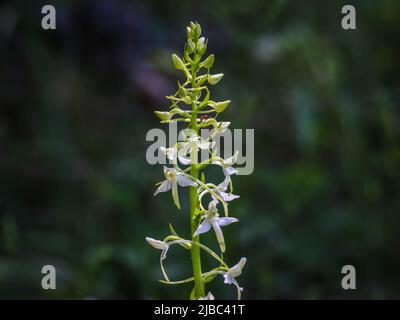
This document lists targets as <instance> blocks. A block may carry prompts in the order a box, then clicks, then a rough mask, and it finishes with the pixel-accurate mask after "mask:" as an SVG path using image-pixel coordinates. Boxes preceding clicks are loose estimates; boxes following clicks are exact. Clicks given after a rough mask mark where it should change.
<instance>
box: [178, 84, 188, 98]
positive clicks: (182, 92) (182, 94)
mask: <svg viewBox="0 0 400 320" xmlns="http://www.w3.org/2000/svg"><path fill="white" fill-rule="evenodd" d="M178 94H179V96H180V97H181V98H183V97H186V96H187V90H186V89H185V88H184V87H182V86H179V88H178Z"/></svg>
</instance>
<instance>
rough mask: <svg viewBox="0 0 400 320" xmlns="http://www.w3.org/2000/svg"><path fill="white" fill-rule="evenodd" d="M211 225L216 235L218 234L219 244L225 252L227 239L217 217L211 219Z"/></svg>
mask: <svg viewBox="0 0 400 320" xmlns="http://www.w3.org/2000/svg"><path fill="white" fill-rule="evenodd" d="M211 225H212V227H213V229H214V232H215V235H216V236H217V240H218V244H219V247H220V249H221V251H222V252H225V239H224V234H223V233H222V230H221V227H220V226H219V224H218V223H217V219H212V220H211Z"/></svg>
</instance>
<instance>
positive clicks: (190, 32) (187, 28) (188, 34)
mask: <svg viewBox="0 0 400 320" xmlns="http://www.w3.org/2000/svg"><path fill="white" fill-rule="evenodd" d="M186 36H187V38H188V39H190V38H191V37H192V29H191V28H190V27H186Z"/></svg>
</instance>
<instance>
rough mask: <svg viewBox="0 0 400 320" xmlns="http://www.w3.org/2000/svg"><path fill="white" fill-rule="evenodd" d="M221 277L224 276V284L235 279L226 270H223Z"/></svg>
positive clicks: (230, 282)
mask: <svg viewBox="0 0 400 320" xmlns="http://www.w3.org/2000/svg"><path fill="white" fill-rule="evenodd" d="M223 277H224V283H226V284H232V283H233V281H235V279H233V278H232V276H231V275H230V274H229V273H228V272H225V273H224V274H223Z"/></svg>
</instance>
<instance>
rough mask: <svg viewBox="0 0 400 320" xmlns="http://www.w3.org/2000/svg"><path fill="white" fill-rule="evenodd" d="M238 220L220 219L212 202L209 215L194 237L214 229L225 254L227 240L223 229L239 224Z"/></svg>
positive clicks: (214, 203)
mask: <svg viewBox="0 0 400 320" xmlns="http://www.w3.org/2000/svg"><path fill="white" fill-rule="evenodd" d="M238 221H239V220H238V219H236V218H230V217H225V218H219V214H218V209H217V206H216V202H215V201H211V202H210V204H209V206H208V211H207V213H206V214H205V215H204V216H203V221H202V222H201V223H200V225H199V227H198V228H197V230H196V232H195V233H194V235H193V236H198V235H199V234H202V233H205V232H208V231H209V230H210V229H211V227H212V228H213V229H214V232H215V235H216V236H217V240H218V243H219V246H220V248H221V251H222V252H225V239H224V234H223V233H222V230H221V227H223V226H227V225H229V224H231V223H234V222H238Z"/></svg>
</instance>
